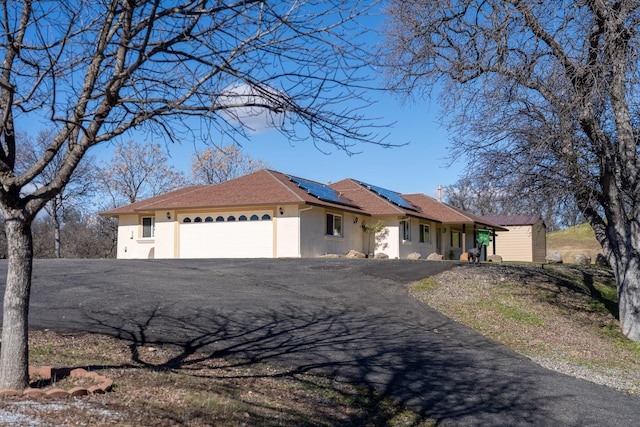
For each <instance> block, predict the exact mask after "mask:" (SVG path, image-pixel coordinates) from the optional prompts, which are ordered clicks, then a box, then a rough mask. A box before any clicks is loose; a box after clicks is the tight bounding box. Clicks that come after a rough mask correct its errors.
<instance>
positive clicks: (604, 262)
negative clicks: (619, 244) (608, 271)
mask: <svg viewBox="0 0 640 427" xmlns="http://www.w3.org/2000/svg"><path fill="white" fill-rule="evenodd" d="M596 265H600V266H602V267H609V260H608V259H607V257H606V256H604V255H603V254H598V255H597V256H596Z"/></svg>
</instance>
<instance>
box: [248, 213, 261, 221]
mask: <svg viewBox="0 0 640 427" xmlns="http://www.w3.org/2000/svg"><path fill="white" fill-rule="evenodd" d="M250 219H251V221H257V220H259V219H260V217H259V216H258V215H255V214H253V215H251V218H250Z"/></svg>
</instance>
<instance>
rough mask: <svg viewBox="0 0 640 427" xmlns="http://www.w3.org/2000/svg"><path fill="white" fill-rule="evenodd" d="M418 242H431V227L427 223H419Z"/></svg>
mask: <svg viewBox="0 0 640 427" xmlns="http://www.w3.org/2000/svg"><path fill="white" fill-rule="evenodd" d="M420 243H431V228H430V227H429V226H428V225H427V224H420Z"/></svg>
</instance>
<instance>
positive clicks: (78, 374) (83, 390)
mask: <svg viewBox="0 0 640 427" xmlns="http://www.w3.org/2000/svg"><path fill="white" fill-rule="evenodd" d="M29 376H37V377H38V378H41V379H43V380H50V379H51V378H56V377H58V378H64V377H67V376H70V377H72V378H83V377H86V378H93V379H94V380H95V381H96V382H97V383H98V385H94V386H91V387H88V388H87V387H73V388H72V389H69V390H63V389H60V388H54V389H51V390H48V391H44V390H40V389H38V388H31V387H30V388H27V389H25V390H23V391H20V390H14V389H5V390H0V396H28V397H69V396H86V395H88V394H102V393H106V392H107V391H110V390H111V387H112V386H113V380H111V379H110V378H107V377H105V376H103V375H99V374H97V373H96V372H88V371H87V370H85V369H82V368H77V369H69V368H62V369H53V368H51V366H44V367H42V368H34V367H31V366H29Z"/></svg>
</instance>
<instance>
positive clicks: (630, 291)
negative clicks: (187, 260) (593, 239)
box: [615, 257, 640, 341]
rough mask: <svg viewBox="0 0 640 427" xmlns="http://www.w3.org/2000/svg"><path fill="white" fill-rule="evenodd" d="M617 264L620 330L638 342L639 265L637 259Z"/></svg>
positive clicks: (639, 315) (639, 316) (639, 335)
mask: <svg viewBox="0 0 640 427" xmlns="http://www.w3.org/2000/svg"><path fill="white" fill-rule="evenodd" d="M625 261H626V262H620V261H618V262H617V264H618V265H617V266H616V268H615V275H616V281H617V283H618V313H619V315H620V328H621V329H622V333H623V334H624V335H625V336H627V337H628V338H629V339H632V340H634V341H640V263H638V258H637V257H632V258H630V259H628V260H625Z"/></svg>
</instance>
